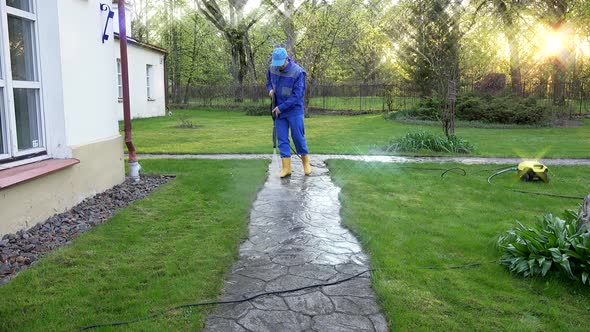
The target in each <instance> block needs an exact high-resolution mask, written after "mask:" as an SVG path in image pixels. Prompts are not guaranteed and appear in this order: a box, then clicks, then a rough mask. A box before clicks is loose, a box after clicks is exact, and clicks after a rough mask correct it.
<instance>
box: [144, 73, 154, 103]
mask: <svg viewBox="0 0 590 332" xmlns="http://www.w3.org/2000/svg"><path fill="white" fill-rule="evenodd" d="M152 71H153V66H152V65H146V66H145V77H146V83H147V99H148V100H151V99H154V98H153V97H154V96H153V95H152V93H153V89H152V77H153V73H152Z"/></svg>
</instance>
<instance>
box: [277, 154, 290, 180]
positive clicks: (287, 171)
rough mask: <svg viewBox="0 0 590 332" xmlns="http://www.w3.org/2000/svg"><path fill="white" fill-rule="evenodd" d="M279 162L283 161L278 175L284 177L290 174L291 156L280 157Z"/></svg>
mask: <svg viewBox="0 0 590 332" xmlns="http://www.w3.org/2000/svg"><path fill="white" fill-rule="evenodd" d="M281 162H282V163H283V169H282V170H281V173H279V176H280V177H282V178H284V177H286V176H289V175H291V158H281Z"/></svg>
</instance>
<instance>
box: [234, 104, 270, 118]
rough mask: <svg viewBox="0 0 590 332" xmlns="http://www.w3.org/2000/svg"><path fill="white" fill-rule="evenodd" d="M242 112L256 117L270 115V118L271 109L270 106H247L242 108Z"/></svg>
mask: <svg viewBox="0 0 590 332" xmlns="http://www.w3.org/2000/svg"><path fill="white" fill-rule="evenodd" d="M240 110H241V111H244V112H246V115H254V116H262V115H268V116H270V109H269V106H268V105H259V104H246V105H242V106H240Z"/></svg>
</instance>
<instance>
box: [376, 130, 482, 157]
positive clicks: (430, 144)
mask: <svg viewBox="0 0 590 332" xmlns="http://www.w3.org/2000/svg"><path fill="white" fill-rule="evenodd" d="M474 149H475V148H474V147H473V145H472V144H470V143H468V142H466V141H464V140H462V139H461V138H459V137H457V136H451V137H449V138H447V137H446V136H443V135H436V134H433V133H431V132H428V131H416V132H410V133H407V134H406V135H405V136H403V137H400V138H394V139H393V140H391V142H390V144H389V146H388V147H387V148H386V151H401V152H417V151H421V150H428V151H434V152H451V153H471V152H473V150H474Z"/></svg>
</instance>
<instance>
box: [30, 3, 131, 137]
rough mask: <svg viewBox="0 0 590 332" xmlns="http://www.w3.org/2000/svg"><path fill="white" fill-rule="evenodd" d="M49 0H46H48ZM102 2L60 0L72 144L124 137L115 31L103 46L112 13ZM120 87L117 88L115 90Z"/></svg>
mask: <svg viewBox="0 0 590 332" xmlns="http://www.w3.org/2000/svg"><path fill="white" fill-rule="evenodd" d="M43 1H47V0H41V1H39V2H43ZM100 3H101V2H100V1H98V0H84V1H80V0H58V8H59V13H58V15H59V23H58V24H59V30H60V35H59V39H60V41H61V56H62V62H61V64H62V78H63V99H64V113H65V126H66V137H67V144H68V145H70V146H80V145H84V144H89V143H94V142H98V141H103V140H108V139H112V138H114V137H117V136H119V128H118V123H117V120H118V117H117V111H116V110H117V95H116V84H113V74H112V73H113V72H115V62H114V61H113V53H112V52H113V44H114V42H113V33H112V24H110V25H109V29H108V34H109V35H110V38H109V40H108V41H107V42H105V43H104V44H102V34H103V30H104V26H105V22H106V17H107V13H106V12H100V10H99V6H100ZM113 85H115V88H113Z"/></svg>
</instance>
